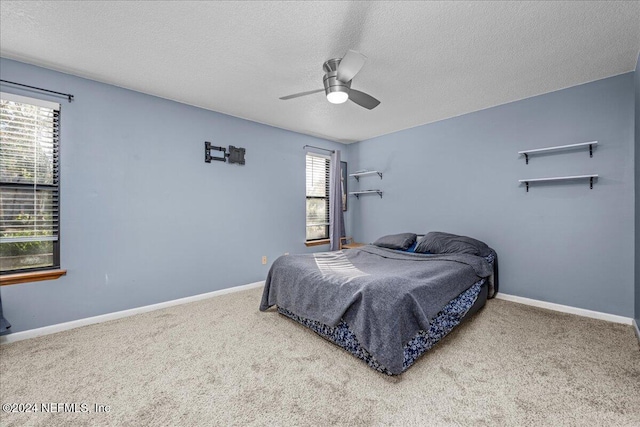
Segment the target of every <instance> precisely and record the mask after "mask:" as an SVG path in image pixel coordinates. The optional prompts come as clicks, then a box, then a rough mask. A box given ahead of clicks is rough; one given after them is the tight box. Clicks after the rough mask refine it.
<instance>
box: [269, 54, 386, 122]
mask: <svg viewBox="0 0 640 427" xmlns="http://www.w3.org/2000/svg"><path fill="white" fill-rule="evenodd" d="M366 60H367V57H366V56H364V55H363V54H361V53H359V52H356V51H354V50H349V51H347V53H346V54H345V55H344V57H343V58H342V59H340V58H334V59H330V60H328V61H327V62H325V63H324V65H323V66H322V69H323V70H324V71H325V73H326V74H325V75H324V78H323V79H322V81H323V83H324V89H316V90H310V91H308V92H300V93H296V94H293V95H288V96H283V97H282V98H280V99H282V100H288V99H293V98H298V97H301V96H306V95H311V94H314V93H318V92H322V91H323V90H324V92H325V93H326V95H327V100H328V101H329V102H331V103H332V104H342V103H343V102H347V100H351V101H352V102H355V103H356V104H358V105H359V106H361V107H364V108H366V109H369V110H373V109H374V108H376V107H377V106H378V105H379V104H380V101H378V100H377V99H375V98H374V97H373V96H371V95H368V94H366V93H364V92H360V91H359V90H355V89H351V80H352V79H353V77H354V76H355V75H356V74H358V72H359V71H360V69H361V68H362V66H363V65H364V62H365V61H366Z"/></svg>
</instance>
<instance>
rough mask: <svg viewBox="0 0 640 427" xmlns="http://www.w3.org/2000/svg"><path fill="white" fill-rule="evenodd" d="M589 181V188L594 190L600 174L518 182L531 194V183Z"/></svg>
mask: <svg viewBox="0 0 640 427" xmlns="http://www.w3.org/2000/svg"><path fill="white" fill-rule="evenodd" d="M587 178H588V179H589V188H590V189H591V190H593V180H594V179H598V174H591V175H573V176H554V177H549V178H532V179H520V180H518V182H520V183H521V184H524V185H525V186H526V188H527V193H528V192H529V183H530V182H531V183H536V182H543V183H544V182H550V181H569V180H572V181H573V180H581V179H587Z"/></svg>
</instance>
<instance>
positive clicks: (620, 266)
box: [349, 73, 634, 317]
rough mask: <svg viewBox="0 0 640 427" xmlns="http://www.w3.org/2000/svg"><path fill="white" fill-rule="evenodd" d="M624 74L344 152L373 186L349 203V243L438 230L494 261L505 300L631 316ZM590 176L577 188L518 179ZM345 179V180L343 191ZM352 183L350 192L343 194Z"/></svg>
mask: <svg viewBox="0 0 640 427" xmlns="http://www.w3.org/2000/svg"><path fill="white" fill-rule="evenodd" d="M633 79H634V74H633V73H628V74H624V75H620V76H616V77H612V78H608V79H604V80H600V81H596V82H593V83H589V84H585V85H581V86H577V87H572V88H569V89H565V90H561V91H557V92H553V93H549V94H545V95H541V96H537V97H533V98H529V99H525V100H522V101H517V102H513V103H510V104H506V105H502V106H498V107H494V108H490V109H487V110H483V111H479V112H475V113H471V114H467V115H464V116H460V117H456V118H452V119H449V120H444V121H440V122H437V123H432V124H428V125H424V126H419V127H416V128H412V129H408V130H404V131H401V132H396V133H393V134H389V135H385V136H382V137H378V138H374V139H371V140H367V141H362V142H359V143H356V144H353V145H352V146H350V147H349V155H350V159H351V169H352V170H355V169H364V168H375V169H379V170H381V171H383V172H384V179H383V180H382V181H380V180H379V179H378V178H377V177H368V178H366V179H365V178H363V179H361V180H360V188H361V189H366V188H377V187H380V188H381V189H382V190H384V196H383V198H382V199H380V198H379V197H378V196H375V195H372V196H368V197H361V198H360V201H355V200H352V201H351V206H352V207H354V210H355V212H354V215H355V216H354V218H357V221H354V223H353V228H352V229H353V231H354V236H355V237H356V239H358V240H360V241H364V242H371V241H373V240H375V239H376V238H377V237H379V236H381V235H384V234H387V233H395V232H404V231H414V232H421V233H424V232H428V231H432V230H440V231H448V232H452V233H458V234H464V235H469V236H473V237H476V238H479V239H481V240H483V241H485V242H487V243H488V244H489V245H490V246H492V247H493V248H495V249H496V250H497V252H498V254H499V257H500V275H501V276H500V277H501V291H502V292H504V293H506V294H512V295H518V296H522V297H528V298H534V299H538V300H543V301H549V302H554V303H558V304H566V305H570V306H574V307H581V308H586V309H591V310H596V311H601V312H605V313H613V314H618V315H622V316H627V317H632V316H633V314H634V236H633V234H634V233H633V229H634V159H633V152H634V150H633V143H634V119H633V114H634V97H633V84H634V83H633ZM592 140H597V141H598V142H599V144H600V145H599V146H598V148H597V150H596V151H595V153H594V156H593V158H589V155H588V152H587V151H586V150H582V151H571V152H564V153H557V154H553V155H544V156H543V155H540V156H536V157H532V158H531V160H530V162H529V165H525V161H524V159H523V158H519V157H518V154H517V152H518V151H520V150H525V149H531V148H539V147H548V146H555V145H564V144H571V143H578V142H586V141H592ZM585 173H598V174H600V176H601V178H600V179H599V181H598V182H597V183H596V184H595V186H594V188H593V190H589V185H588V183H586V182H576V183H562V184H550V185H538V186H532V188H531V190H530V192H529V193H527V192H525V189H524V187H523V186H519V184H518V179H522V178H535V177H549V176H560V175H576V174H585ZM354 183H355V181H354V182H352V183H351V185H352V186H353V187H355V185H354ZM353 187H352V188H353Z"/></svg>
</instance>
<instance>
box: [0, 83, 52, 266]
mask: <svg viewBox="0 0 640 427" xmlns="http://www.w3.org/2000/svg"><path fill="white" fill-rule="evenodd" d="M59 118H60V107H59V104H54V103H50V102H46V101H40V100H36V99H31V98H26V97H19V96H15V95H10V94H4V93H1V94H0V238H1V239H0V240H1V243H2V246H3V247H2V258H3V268H2V270H5V255H7V254H6V253H5V252H7V251H10V249H8V246H6V244H9V243H25V242H56V243H55V244H54V246H55V247H54V248H52V245H51V244H44V245H42V247H41V248H38V247H37V245H31V252H33V253H30V254H29V255H31V257H32V258H33V257H35V256H36V255H43V252H51V251H52V250H53V252H54V253H55V252H57V251H56V249H57V241H58V225H59V188H58V184H59V157H58V148H59V147H58V145H59ZM20 248H22V252H25V250H24V245H23V246H21V247H20ZM20 248H18V249H16V248H15V247H14V248H13V249H11V250H13V251H18V252H20V250H19V249H20ZM27 252H29V251H28V250H27ZM8 255H15V254H8ZM8 255H7V256H8ZM48 255H53V254H48ZM14 258H15V256H14ZM36 258H37V257H36ZM52 258H53V259H52V260H50V261H47V262H46V264H49V265H50V264H56V260H55V258H56V256H55V255H54V256H53V257H52ZM41 259H42V256H40V262H41V263H42V260H41ZM38 266H41V265H38ZM28 267H34V265H28Z"/></svg>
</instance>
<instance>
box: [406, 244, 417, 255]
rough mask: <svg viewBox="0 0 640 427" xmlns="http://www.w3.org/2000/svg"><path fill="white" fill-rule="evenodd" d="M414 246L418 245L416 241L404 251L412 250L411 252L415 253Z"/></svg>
mask: <svg viewBox="0 0 640 427" xmlns="http://www.w3.org/2000/svg"><path fill="white" fill-rule="evenodd" d="M416 246H418V242H414V243H413V245H411V246H410V247H409V248H408V249H406V250H405V252H413V253H415V251H416Z"/></svg>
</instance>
